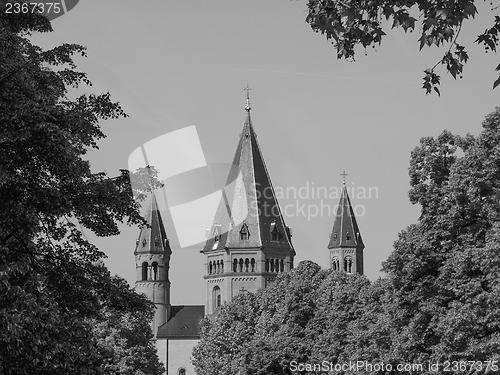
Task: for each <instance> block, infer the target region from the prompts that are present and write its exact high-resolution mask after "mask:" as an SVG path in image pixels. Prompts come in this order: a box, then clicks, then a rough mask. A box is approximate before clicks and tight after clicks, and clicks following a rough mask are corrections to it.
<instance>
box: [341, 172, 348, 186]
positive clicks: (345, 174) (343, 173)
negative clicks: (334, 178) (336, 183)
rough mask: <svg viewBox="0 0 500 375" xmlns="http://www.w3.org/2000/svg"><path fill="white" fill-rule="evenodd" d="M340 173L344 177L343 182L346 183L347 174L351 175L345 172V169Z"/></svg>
mask: <svg viewBox="0 0 500 375" xmlns="http://www.w3.org/2000/svg"><path fill="white" fill-rule="evenodd" d="M340 175H341V176H342V178H343V181H342V183H343V184H344V185H345V178H346V176H349V175H348V174H347V173H346V172H345V170H344V172H342V173H341V174H340Z"/></svg>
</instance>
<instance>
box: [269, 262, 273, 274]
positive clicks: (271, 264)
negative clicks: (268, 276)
mask: <svg viewBox="0 0 500 375" xmlns="http://www.w3.org/2000/svg"><path fill="white" fill-rule="evenodd" d="M269 263H270V266H271V272H274V259H271V260H270V262H269Z"/></svg>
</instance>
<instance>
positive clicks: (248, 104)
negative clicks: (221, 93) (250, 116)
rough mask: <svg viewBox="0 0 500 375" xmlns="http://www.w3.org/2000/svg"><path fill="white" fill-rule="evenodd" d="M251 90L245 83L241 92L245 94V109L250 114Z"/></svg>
mask: <svg viewBox="0 0 500 375" xmlns="http://www.w3.org/2000/svg"><path fill="white" fill-rule="evenodd" d="M251 89H252V88H251V87H250V86H248V83H247V87H245V88H244V89H243V90H245V91H246V92H247V104H246V105H245V109H246V110H247V111H248V112H250V109H251V107H250V90H251Z"/></svg>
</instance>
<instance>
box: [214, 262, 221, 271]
mask: <svg viewBox="0 0 500 375" xmlns="http://www.w3.org/2000/svg"><path fill="white" fill-rule="evenodd" d="M215 264H216V266H215V273H220V262H219V261H217V262H215Z"/></svg>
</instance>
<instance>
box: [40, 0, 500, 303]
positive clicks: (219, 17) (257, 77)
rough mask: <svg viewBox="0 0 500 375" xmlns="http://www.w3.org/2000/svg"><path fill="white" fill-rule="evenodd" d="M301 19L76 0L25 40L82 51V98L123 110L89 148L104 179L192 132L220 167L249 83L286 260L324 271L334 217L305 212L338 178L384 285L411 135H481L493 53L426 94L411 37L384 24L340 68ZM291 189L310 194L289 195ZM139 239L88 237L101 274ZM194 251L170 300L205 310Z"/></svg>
mask: <svg viewBox="0 0 500 375" xmlns="http://www.w3.org/2000/svg"><path fill="white" fill-rule="evenodd" d="M480 3H481V4H479V5H481V6H482V7H483V8H484V9H480V11H482V14H481V15H480V17H477V18H476V21H474V23H472V24H470V25H465V26H464V28H463V31H462V36H463V38H462V41H463V42H464V43H469V45H470V42H471V41H473V40H474V39H475V37H476V36H477V34H478V33H480V32H482V31H483V30H484V29H485V28H486V27H487V25H488V23H489V22H490V21H491V18H492V17H493V16H492V15H491V14H489V13H490V12H488V11H487V6H488V4H482V2H480ZM485 7H486V8H485ZM485 9H486V11H485ZM306 15H307V3H306V2H305V1H289V0H273V1H269V0H252V1H241V0H215V1H210V2H209V1H191V0H190V1H165V0H161V1H160V0H156V1H153V0H151V1H147V2H145V1H144V2H141V1H129V0H120V1H118V0H108V1H97V0H86V1H81V2H80V3H79V4H78V5H77V6H76V7H75V8H74V9H73V10H71V11H70V12H69V13H67V14H65V15H64V16H62V17H59V18H57V19H56V20H54V21H53V28H54V33H52V34H51V35H41V36H39V35H36V36H35V37H34V39H35V42H37V43H39V44H41V45H44V46H47V47H48V46H51V45H56V44H60V43H61V42H68V43H79V44H82V45H84V46H86V47H87V48H88V57H87V58H86V59H78V66H79V69H80V70H82V71H85V72H87V73H88V74H89V77H90V79H91V80H92V81H93V84H94V85H93V87H92V88H91V90H92V91H93V92H97V93H100V92H105V91H109V92H110V93H111V95H112V98H113V99H114V100H116V101H119V102H120V103H121V104H122V106H123V108H124V110H125V111H126V112H127V113H128V115H129V116H130V117H128V118H127V119H120V120H113V121H107V122H103V123H102V128H103V130H104V132H105V133H106V134H107V138H106V139H105V140H103V141H101V142H100V143H99V147H100V150H99V151H95V152H94V151H93V152H91V153H90V154H89V159H90V160H91V162H92V167H93V170H94V171H96V172H97V171H106V172H107V173H108V174H110V175H116V174H118V170H119V169H121V168H127V167H128V165H127V161H128V158H129V155H130V154H131V153H132V152H133V150H134V149H136V148H137V147H140V146H141V145H142V144H144V143H146V142H148V141H150V140H152V139H155V138H156V137H159V136H161V135H164V134H166V133H169V132H172V131H174V130H178V129H182V128H185V127H187V126H191V125H196V130H197V133H198V136H199V139H200V143H201V146H202V148H203V154H204V157H205V159H206V161H207V163H209V164H211V163H230V162H231V161H232V158H233V155H234V152H235V149H236V145H237V142H238V137H239V134H240V132H241V129H242V127H243V122H244V119H245V110H244V105H245V91H244V90H243V88H244V87H245V86H246V85H247V83H248V84H249V85H250V87H251V88H252V91H250V97H251V106H252V121H253V125H254V129H255V132H256V133H257V135H258V141H259V143H260V147H261V150H262V153H263V156H264V159H265V162H266V164H267V168H268V171H269V174H270V176H271V180H272V182H273V184H274V186H275V189H276V190H280V191H282V192H285V193H283V194H281V195H282V196H279V198H280V204H281V206H282V210H283V211H285V212H286V213H287V215H285V222H286V223H287V225H289V226H291V227H292V230H293V238H292V240H293V244H294V246H295V250H296V252H297V257H296V264H297V263H298V262H299V261H300V260H304V259H310V260H312V261H314V262H316V263H318V264H320V265H321V266H323V267H328V250H327V244H328V237H329V233H330V231H331V228H332V225H333V220H334V217H333V216H332V215H329V214H328V210H326V209H323V212H322V213H321V212H319V214H317V215H313V217H312V216H311V215H312V214H314V213H315V211H314V210H315V208H314V207H316V208H318V207H319V208H320V209H321V207H322V205H323V207H325V205H326V206H328V205H331V206H334V205H336V204H337V200H336V199H334V198H333V197H330V196H329V197H326V199H322V198H318V197H312V196H311V194H312V192H313V190H314V189H313V187H314V188H323V189H324V188H327V189H329V190H328V191H334V190H333V189H335V188H340V187H341V185H342V177H341V176H340V173H342V171H343V170H344V169H345V170H346V171H347V173H348V174H349V175H348V176H347V179H346V181H347V186H348V187H349V188H350V189H352V190H350V193H351V201H352V203H353V205H354V206H355V207H356V211H357V213H358V214H359V216H358V224H359V227H360V230H361V235H362V237H363V241H364V243H365V246H366V248H365V274H366V275H367V276H368V278H370V279H371V280H374V279H376V278H378V277H380V276H382V273H381V271H380V270H381V267H382V262H383V261H384V260H385V259H386V258H387V257H388V255H389V254H390V252H391V251H392V248H393V247H392V245H393V242H394V241H395V240H396V239H397V236H398V232H399V231H401V230H402V229H404V228H405V227H406V226H407V225H409V224H411V223H414V222H416V220H417V218H418V215H419V207H416V206H412V205H411V204H410V202H409V201H408V198H407V192H408V189H409V178H408V166H409V157H410V153H411V151H412V150H413V149H414V148H415V146H417V145H418V143H419V139H420V138H421V137H424V136H436V135H438V134H439V133H440V132H441V131H442V130H444V129H448V130H450V131H452V132H453V133H457V134H466V133H472V134H477V133H478V132H479V131H480V130H481V121H482V119H483V118H484V116H485V115H486V114H488V113H490V112H492V111H493V110H494V108H495V105H497V103H498V98H499V95H500V91H498V89H497V90H496V91H492V90H491V87H492V83H493V81H494V80H495V79H496V73H495V72H494V68H495V67H496V66H497V65H498V61H497V60H498V56H495V55H493V54H492V53H491V52H490V54H488V55H485V54H484V49H483V48H482V47H479V46H476V45H470V48H469V55H470V57H471V60H470V62H469V63H468V64H467V65H466V67H465V74H464V77H463V79H461V80H458V81H454V80H453V78H452V77H450V76H447V75H446V74H444V72H443V77H442V87H441V94H442V97H441V98H439V97H437V96H436V95H427V96H426V95H425V92H424V90H422V89H421V86H422V75H423V70H424V69H425V68H428V67H430V66H432V65H434V64H435V62H436V61H438V60H439V58H440V54H439V52H438V51H437V49H436V48H435V47H434V48H431V49H429V48H427V49H426V50H425V51H424V53H419V49H418V47H419V46H418V42H417V41H416V40H417V38H418V36H417V35H416V33H414V34H415V35H414V34H408V35H406V34H404V33H403V32H402V31H388V32H387V34H388V35H387V36H386V39H385V40H384V42H383V45H382V46H381V47H379V48H377V49H370V50H368V51H367V56H365V52H364V51H363V50H362V49H360V50H359V51H358V52H359V53H358V55H357V60H356V62H355V63H352V62H346V61H343V60H337V58H336V52H335V49H334V48H333V46H332V45H331V44H330V43H329V42H328V41H327V40H326V39H325V38H324V37H323V36H321V35H320V34H315V33H313V32H312V30H311V28H310V27H309V26H308V25H307V24H306V22H305V18H306ZM301 187H303V190H302V192H304V191H307V192H308V193H309V197H305V198H304V197H293V196H290V193H288V194H287V193H286V191H287V189H288V192H290V191H293V190H294V189H295V191H299V189H300V188H301ZM370 188H371V194H368V193H366V194H364V195H363V193H362V192H363V191H368V189H370ZM285 207H288V208H287V209H284V208H285ZM300 207H305V208H302V209H301V208H300ZM304 210H305V211H304ZM307 210H310V211H309V212H310V215H309V216H311V217H307V216H308V215H307ZM167 230H168V228H167ZM171 230H172V229H171ZM138 234H139V230H138V228H136V227H134V228H127V227H125V226H124V227H123V230H122V234H121V235H120V236H119V237H113V238H106V239H98V240H96V242H97V244H98V245H99V247H100V248H102V249H103V250H104V251H105V252H106V254H107V255H108V259H107V264H108V266H109V268H110V269H111V271H112V272H113V273H117V274H119V275H121V276H122V277H124V278H126V279H127V280H128V281H129V282H130V283H133V282H134V281H135V268H134V267H135V265H134V256H133V251H134V247H135V239H136V237H137V236H138ZM87 235H88V236H89V237H91V235H90V233H87ZM201 246H202V245H201V244H200V245H198V246H194V247H191V248H188V249H185V248H184V249H178V248H176V249H173V256H172V260H171V265H170V273H171V282H172V303H174V304H203V303H204V293H205V292H204V291H205V287H204V280H203V274H204V268H203V263H204V257H203V255H202V254H200V253H199V250H200V248H201Z"/></svg>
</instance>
